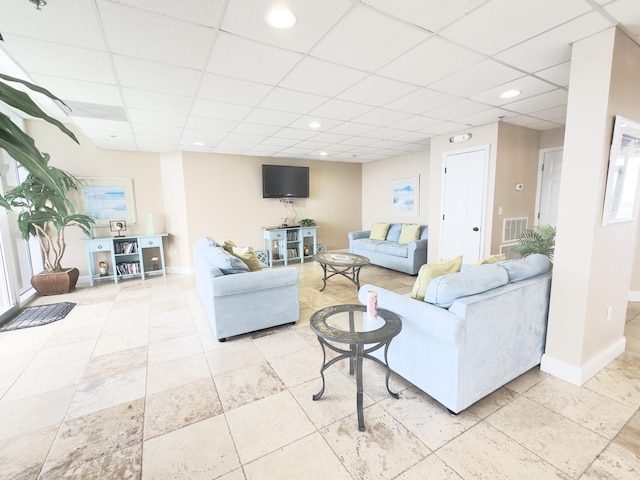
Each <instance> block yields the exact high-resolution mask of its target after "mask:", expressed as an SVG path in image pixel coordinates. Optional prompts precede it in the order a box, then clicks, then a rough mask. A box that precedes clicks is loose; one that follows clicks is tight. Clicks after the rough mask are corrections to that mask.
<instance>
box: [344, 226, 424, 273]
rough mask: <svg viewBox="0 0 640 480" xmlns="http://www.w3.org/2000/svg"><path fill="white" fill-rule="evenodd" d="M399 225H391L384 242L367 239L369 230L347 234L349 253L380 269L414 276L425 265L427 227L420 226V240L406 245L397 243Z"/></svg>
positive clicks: (399, 230) (369, 233)
mask: <svg viewBox="0 0 640 480" xmlns="http://www.w3.org/2000/svg"><path fill="white" fill-rule="evenodd" d="M401 230H402V224H401V223H391V224H390V226H389V231H388V232H387V238H386V239H385V240H372V239H370V238H369V235H371V230H362V231H359V232H349V235H348V236H349V252H350V253H355V254H358V255H363V256H365V257H367V258H368V259H369V261H370V262H371V263H372V264H374V265H378V266H380V267H385V268H390V269H392V270H397V271H399V272H403V273H408V274H409V275H415V274H416V273H418V270H420V267H421V266H422V265H424V264H425V263H427V243H428V238H429V227H427V225H420V238H419V239H418V240H414V241H412V242H409V243H407V244H400V243H398V239H399V238H400V232H401Z"/></svg>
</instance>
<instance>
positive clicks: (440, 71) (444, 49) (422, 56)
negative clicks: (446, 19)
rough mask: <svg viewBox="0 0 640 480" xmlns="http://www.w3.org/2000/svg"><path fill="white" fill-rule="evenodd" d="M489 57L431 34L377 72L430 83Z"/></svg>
mask: <svg viewBox="0 0 640 480" xmlns="http://www.w3.org/2000/svg"><path fill="white" fill-rule="evenodd" d="M484 58H485V57H484V56H483V55H480V54H478V53H474V52H472V51H471V50H469V49H467V48H463V47H460V46H457V45H454V44H453V43H451V42H449V41H447V40H445V39H442V38H439V37H431V38H430V39H429V40H427V41H426V42H424V43H421V44H420V45H418V46H417V47H415V48H413V49H411V50H409V51H408V52H407V53H405V54H403V55H402V56H400V57H398V58H397V59H396V60H394V61H392V62H391V63H389V64H388V65H387V66H385V67H383V68H381V69H380V70H379V71H378V72H377V73H378V74H379V75H382V76H385V77H391V78H394V79H396V80H402V81H403V82H408V83H413V84H415V85H421V86H422V85H428V84H429V83H433V82H435V81H436V80H439V79H441V78H443V77H446V76H447V75H450V74H452V73H454V72H457V71H459V70H462V69H463V68H466V67H468V66H470V65H473V64H474V63H477V62H479V61H481V60H483V59H484Z"/></svg>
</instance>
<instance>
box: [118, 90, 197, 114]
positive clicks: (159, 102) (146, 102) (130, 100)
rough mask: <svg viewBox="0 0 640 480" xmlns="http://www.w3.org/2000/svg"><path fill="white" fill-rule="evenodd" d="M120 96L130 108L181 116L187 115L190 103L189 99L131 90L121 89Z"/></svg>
mask: <svg viewBox="0 0 640 480" xmlns="http://www.w3.org/2000/svg"><path fill="white" fill-rule="evenodd" d="M122 95H123V96H124V99H125V103H126V104H127V106H128V107H130V108H138V109H143V110H154V111H157V112H166V113H174V114H176V115H181V116H184V115H187V114H188V113H189V110H190V107H191V102H192V99H191V98H190V97H183V96H181V95H169V94H166V93H155V92H149V91H147V90H136V89H133V88H123V89H122Z"/></svg>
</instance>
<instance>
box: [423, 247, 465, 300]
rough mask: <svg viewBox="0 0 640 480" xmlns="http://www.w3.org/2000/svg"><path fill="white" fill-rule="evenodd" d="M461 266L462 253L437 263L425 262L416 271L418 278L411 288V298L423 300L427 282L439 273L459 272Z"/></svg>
mask: <svg viewBox="0 0 640 480" xmlns="http://www.w3.org/2000/svg"><path fill="white" fill-rule="evenodd" d="M461 266H462V255H460V256H459V257H456V258H450V259H449V260H443V261H442V262H439V263H426V264H424V265H423V266H422V267H420V270H419V271H418V278H416V281H415V283H414V284H413V289H412V290H411V298H415V299H416V300H424V295H425V292H426V291H427V287H428V285H429V282H431V280H433V279H434V278H436V277H439V276H440V275H446V274H447V273H454V272H459V271H460V267H461Z"/></svg>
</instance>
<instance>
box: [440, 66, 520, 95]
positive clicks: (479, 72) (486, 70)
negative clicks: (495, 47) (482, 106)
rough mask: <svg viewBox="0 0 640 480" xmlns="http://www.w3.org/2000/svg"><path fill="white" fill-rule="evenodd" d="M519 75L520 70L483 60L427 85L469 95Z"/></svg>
mask: <svg viewBox="0 0 640 480" xmlns="http://www.w3.org/2000/svg"><path fill="white" fill-rule="evenodd" d="M521 76H522V72H519V71H518V70H515V69H513V68H510V67H507V66H505V65H502V64H500V63H498V62H496V61H494V60H483V61H482V62H480V63H476V64H475V65H472V66H471V67H468V68H466V69H464V70H462V71H460V72H457V73H454V74H453V75H451V76H449V77H447V78H444V79H442V80H439V81H437V82H435V83H433V84H431V85H429V88H432V89H434V90H439V91H442V92H445V93H450V94H452V95H459V96H461V97H470V96H472V95H474V94H476V93H479V92H484V91H485V90H488V89H490V88H493V87H495V86H498V85H502V84H503V83H506V82H509V81H511V80H515V79H516V78H519V77H521ZM469 79H473V81H469Z"/></svg>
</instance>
